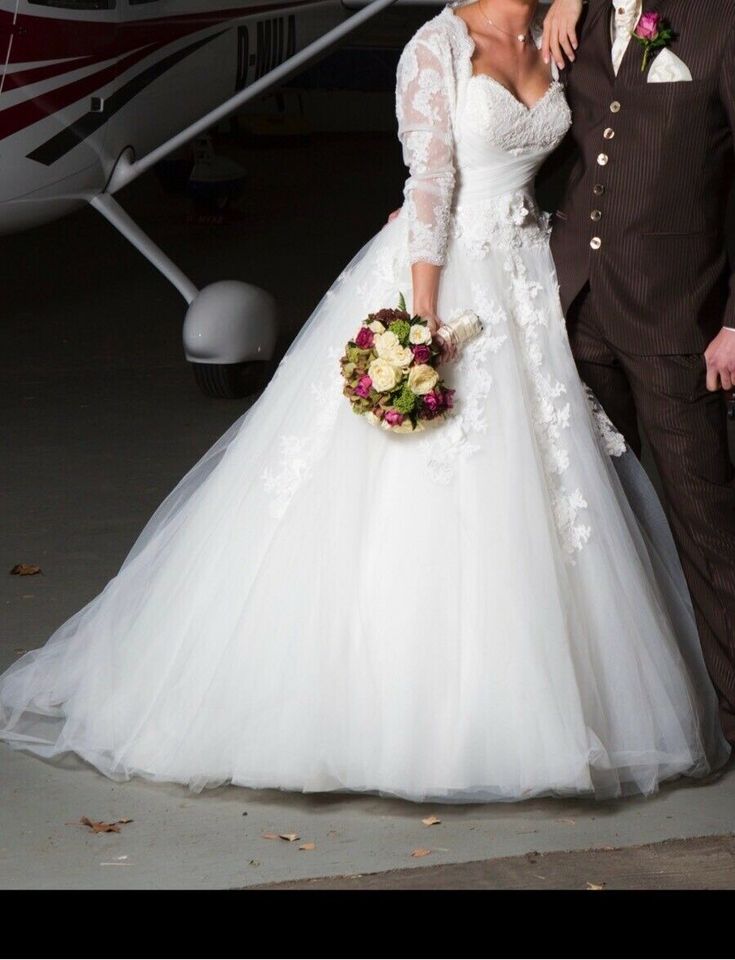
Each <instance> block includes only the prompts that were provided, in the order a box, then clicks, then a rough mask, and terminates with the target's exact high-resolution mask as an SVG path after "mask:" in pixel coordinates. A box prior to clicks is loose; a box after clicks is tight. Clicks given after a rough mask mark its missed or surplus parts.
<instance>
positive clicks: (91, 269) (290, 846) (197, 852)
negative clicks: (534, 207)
mask: <svg viewBox="0 0 735 960" xmlns="http://www.w3.org/2000/svg"><path fill="white" fill-rule="evenodd" d="M238 155H239V158H240V159H241V160H242V161H243V162H244V163H245V164H246V166H247V167H248V169H249V170H250V171H251V186H252V189H251V190H250V192H249V193H248V195H247V197H246V198H245V199H244V200H243V202H242V204H241V210H242V214H243V220H242V222H240V223H238V224H235V225H229V226H222V227H208V226H196V225H192V224H187V213H188V209H189V208H188V205H187V202H186V201H184V200H182V199H179V198H172V197H169V196H166V195H164V194H163V192H162V191H161V189H160V186H159V185H158V182H157V181H156V179H155V178H149V179H146V180H145V181H142V182H141V183H139V184H137V185H135V187H133V188H130V189H129V190H128V191H127V194H126V195H123V196H122V197H121V199H122V201H123V203H124V204H125V205H126V206H127V207H128V209H129V210H130V211H131V212H132V213H133V214H134V215H135V216H136V217H137V219H138V220H139V221H140V222H141V224H142V225H143V226H144V227H145V228H146V229H148V230H149V231H150V232H151V234H152V235H153V236H154V238H155V239H156V240H157V241H158V242H159V243H161V245H162V246H163V247H164V248H165V249H166V250H167V251H168V252H169V253H171V254H172V255H173V257H174V259H176V260H177V261H178V262H179V263H180V264H181V266H182V267H183V268H184V269H185V270H187V271H189V272H190V274H191V275H192V277H193V278H194V279H195V280H196V281H197V282H200V283H204V282H208V281H212V280H215V279H220V278H225V277H237V278H242V279H247V280H251V281H253V282H256V283H259V284H261V285H263V286H265V287H267V288H269V289H271V290H272V291H273V292H275V293H276V294H277V295H278V296H279V299H280V301H281V303H282V305H283V320H284V335H283V342H284V344H285V343H287V342H288V341H289V340H290V339H291V337H292V336H293V334H294V333H295V332H296V330H297V329H298V327H299V326H300V324H301V323H302V322H303V321H304V319H306V317H307V316H308V314H309V312H310V310H311V307H312V306H313V305H314V304H315V303H316V302H317V300H318V299H319V296H320V294H321V292H322V291H323V290H324V288H325V287H326V286H327V285H328V283H329V282H330V281H331V279H332V278H333V277H335V276H336V275H337V273H338V272H339V270H340V269H341V267H342V266H343V265H344V263H345V262H346V261H347V260H349V259H350V256H351V254H352V252H353V251H355V250H356V249H357V248H358V247H359V246H360V245H361V244H362V242H363V241H364V240H365V238H367V237H369V236H370V235H371V234H372V233H373V232H374V231H375V230H376V229H377V228H378V227H379V226H380V224H381V222H382V220H383V218H384V214H385V212H386V211H387V210H389V209H390V208H391V207H393V206H395V205H397V203H398V202H399V201H400V185H401V179H402V169H401V165H400V157H399V153H398V149H397V146H396V144H395V143H394V141H393V140H392V139H389V140H386V139H382V138H367V139H363V138H357V137H353V138H350V139H330V140H325V139H317V140H314V141H312V142H306V143H302V144H299V145H294V146H292V147H291V148H288V149H284V148H283V147H278V148H266V147H260V148H248V149H243V150H240V151H239V152H238ZM376 169H377V170H379V171H380V175H379V176H376V174H375V171H376ZM355 184H359V189H358V190H356V189H355ZM1 244H2V256H3V266H4V270H3V305H4V317H3V319H4V336H3V349H2V351H0V379H1V382H2V387H3V389H2V391H1V393H2V396H0V404H1V405H2V416H1V417H0V431H1V432H2V441H3V449H4V450H5V451H6V454H5V456H4V457H3V458H2V462H0V523H1V527H0V529H1V530H2V537H1V538H0V607H1V608H2V613H3V616H2V622H1V624H0V668H4V667H5V666H7V665H8V664H10V663H11V662H12V661H13V660H14V659H15V658H16V657H17V656H18V655H19V654H20V653H21V652H23V651H24V650H27V649H30V648H32V647H35V646H38V645H40V644H42V643H43V642H44V641H45V639H46V638H47V637H48V635H49V634H50V633H51V632H52V631H53V629H54V628H55V627H57V626H58V625H59V624H60V623H61V622H62V621H63V620H64V619H66V618H67V617H68V616H70V615H71V614H72V613H74V612H75V611H76V610H77V609H79V608H80V607H81V606H82V605H83V604H84V603H85V602H86V601H87V600H89V599H90V598H91V597H93V596H94V595H95V594H96V593H98V592H99V590H100V589H101V588H102V587H103V586H104V584H105V583H106V581H107V580H108V579H109V578H110V577H111V576H113V575H114V573H115V572H116V570H117V568H118V566H119V564H120V562H121V561H122V559H123V557H124V555H125V553H126V551H127V549H128V548H129V546H130V545H131V543H132V542H133V540H134V538H135V536H136V534H137V532H138V531H139V529H140V528H141V526H142V525H143V523H144V522H145V520H146V519H147V517H148V516H149V515H150V513H151V512H152V510H153V509H154V508H155V506H156V505H157V504H158V502H160V500H161V499H162V498H163V496H164V495H165V494H166V493H167V492H168V491H169V490H170V489H171V487H172V486H173V485H174V484H175V482H176V481H177V480H178V478H179V477H180V476H181V475H182V474H183V473H184V472H185V470H186V469H187V468H188V467H189V466H190V465H191V464H192V463H193V462H194V461H195V460H196V459H197V458H198V457H199V456H200V455H201V454H202V453H203V452H204V451H205V450H206V449H207V447H208V446H209V445H210V444H211V443H212V442H213V441H214V440H215V439H216V438H217V437H218V436H219V435H220V434H221V433H222V432H223V431H224V430H225V429H226V428H227V426H228V425H229V424H230V423H231V422H232V421H233V420H234V419H235V418H236V417H237V416H238V415H239V414H240V413H241V412H242V411H243V410H244V409H245V408H246V406H247V403H248V401H237V402H226V401H212V400H207V399H205V398H204V397H202V396H200V395H199V393H198V392H197V390H196V388H195V387H194V384H193V381H192V378H191V374H190V371H189V369H188V367H187V365H186V363H185V362H184V360H183V358H182V354H181V348H180V341H179V335H180V326H181V321H182V317H183V304H182V302H180V301H179V300H178V298H177V295H176V294H175V293H174V292H172V291H171V290H170V289H169V288H168V287H167V285H166V284H165V282H164V281H163V280H161V279H160V278H159V277H158V276H157V275H156V274H155V273H154V272H153V271H152V270H151V269H150V268H148V266H147V265H146V263H145V262H144V261H142V260H141V259H140V258H139V256H138V255H137V254H136V253H135V252H134V251H132V250H131V249H129V248H128V246H127V245H126V244H125V243H124V241H122V240H121V239H119V238H118V237H117V236H116V235H115V234H114V232H113V231H112V230H111V229H110V228H109V227H108V226H107V225H106V224H104V223H103V222H101V221H99V220H98V219H96V216H95V215H94V214H93V213H92V212H91V211H85V212H83V213H82V214H79V215H77V216H75V217H72V218H70V219H68V220H66V221H63V222H60V223H57V224H52V225H50V226H47V227H45V228H43V229H40V230H38V231H35V232H34V233H31V234H27V235H24V236H16V237H9V238H3V239H2V241H1ZM19 562H28V563H38V564H40V565H41V567H42V568H43V574H42V575H39V576H35V577H26V578H20V577H11V576H9V575H7V572H3V571H9V570H10V568H11V567H12V566H13V565H14V564H16V563H19ZM0 794H1V800H0V887H2V888H4V889H7V888H18V887H20V888H31V887H42V888H57V887H69V888H90V887H100V888H102V887H104V888H123V887H137V888H140V887H147V888H184V887H196V888H224V887H244V886H248V885H255V884H263V883H273V882H278V881H286V880H294V879H300V878H308V877H317V876H339V875H345V874H357V873H371V872H376V871H388V870H396V869H399V868H409V867H425V866H426V865H427V863H431V864H435V865H438V864H456V863H466V862H469V861H476V860H490V859H495V858H499V857H510V856H516V855H522V854H526V853H528V852H529V851H534V850H535V851H540V852H546V851H559V850H587V849H589V848H593V847H604V846H614V847H625V846H631V845H638V844H644V843H652V842H657V841H663V840H667V839H670V838H686V837H702V836H711V837H717V836H727V835H730V834H732V833H733V832H735V770H733V769H730V770H728V771H727V772H726V773H725V774H724V775H723V776H722V777H721V778H719V779H718V780H716V781H715V782H713V783H710V784H708V785H703V786H696V787H695V786H692V785H673V786H671V787H668V788H667V789H665V790H663V791H662V792H661V793H660V794H659V795H658V796H657V797H655V798H654V799H652V800H649V801H629V802H627V803H609V804H594V803H587V802H585V803H581V802H561V801H534V802H529V803H526V804H523V805H516V806H472V807H451V808H444V809H441V808H437V807H433V808H432V809H431V810H428V809H425V808H422V807H418V806H414V805H411V804H408V803H403V802H398V801H391V800H385V799H380V798H376V797H357V796H337V795H332V796H324V795H322V796H307V797H304V796H294V795H288V794H283V793H278V792H272V791H270V792H255V791H248V790H243V789H235V788H227V789H220V790H217V791H213V792H209V793H205V794H202V795H198V796H194V795H191V794H189V793H188V792H187V791H186V790H183V789H180V788H177V787H167V786H153V785H150V784H146V783H141V782H132V783H128V784H115V783H111V782H109V781H107V780H105V779H104V778H103V777H101V776H100V775H98V774H97V773H96V772H94V771H93V770H91V769H89V768H86V767H82V766H81V765H79V764H75V763H74V762H71V761H70V762H67V763H64V764H60V765H51V764H47V763H44V762H42V761H40V760H37V759H35V758H31V757H28V756H26V755H24V754H21V753H16V752H14V751H12V750H10V749H9V748H7V747H5V746H0ZM428 813H436V814H437V815H438V816H439V817H440V818H441V820H442V823H441V824H440V825H438V826H435V827H425V826H424V825H423V824H422V823H421V818H422V817H425V816H426V815H427V814H428ZM83 816H87V817H90V818H91V819H94V820H106V821H114V820H118V819H121V818H132V820H133V822H132V823H129V824H127V825H124V826H122V827H121V828H120V833H119V834H116V833H112V834H101V835H93V834H92V833H91V832H90V831H89V830H87V829H86V828H84V827H82V826H81V825H79V823H78V821H79V819H80V818H81V817H83ZM269 832H272V833H277V834H278V833H297V834H299V836H300V837H301V840H300V841H299V842H294V843H289V842H286V841H283V840H266V839H263V838H262V835H263V834H264V833H269ZM303 842H313V843H315V844H316V849H314V850H308V851H301V850H299V847H300V845H301V844H302V843H303ZM416 848H427V849H430V850H431V853H430V854H429V855H428V857H424V858H412V857H411V852H412V850H414V849H416Z"/></svg>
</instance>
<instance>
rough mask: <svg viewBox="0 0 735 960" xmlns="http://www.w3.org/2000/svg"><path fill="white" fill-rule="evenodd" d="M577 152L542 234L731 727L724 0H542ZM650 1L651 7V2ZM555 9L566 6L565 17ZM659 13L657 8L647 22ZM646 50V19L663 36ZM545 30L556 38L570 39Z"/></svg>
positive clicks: (732, 43)
mask: <svg viewBox="0 0 735 960" xmlns="http://www.w3.org/2000/svg"><path fill="white" fill-rule="evenodd" d="M580 13H581V14H582V20H581V21H580V25H579V49H578V50H577V52H576V55H574V62H573V63H570V64H569V65H568V68H567V69H566V70H565V71H564V76H565V78H566V80H565V82H566V87H567V94H568V97H569V102H570V105H571V107H572V111H573V115H574V125H573V127H572V131H571V141H572V144H573V146H574V148H575V151H576V163H575V166H574V168H573V170H572V173H571V175H570V178H569V182H568V184H567V187H566V192H565V195H564V197H563V199H562V201H561V203H560V205H559V210H558V211H557V213H556V215H555V217H554V230H553V236H552V250H553V254H554V259H555V261H556V266H557V271H558V275H559V283H560V293H561V299H562V304H563V307H564V310H565V312H566V314H567V323H568V329H569V337H570V340H571V344H572V349H573V351H574V355H575V357H576V360H577V363H578V366H579V370H580V373H581V376H582V378H583V379H584V380H585V381H586V383H587V384H589V386H590V387H591V388H592V390H593V391H594V392H595V393H596V394H597V397H598V398H599V400H600V401H601V403H602V405H603V406H604V408H605V410H606V411H607V413H608V415H609V416H610V417H611V418H612V420H613V421H614V422H615V424H616V426H617V427H618V429H619V430H620V431H621V432H622V433H623V434H624V435H625V436H626V437H627V439H628V441H629V442H630V444H631V446H632V447H633V448H634V449H635V450H636V452H638V451H639V450H640V437H639V433H638V422H640V423H641V424H642V426H643V430H644V432H645V434H646V437H647V439H648V441H649V443H650V446H651V449H652V453H653V456H654V459H655V462H656V465H657V467H658V470H659V473H660V475H661V480H662V483H663V486H664V492H665V496H666V500H667V501H668V511H669V519H670V521H671V526H672V529H673V533H674V537H675V539H676V542H677V546H678V549H679V552H680V556H681V560H682V565H683V568H684V573H685V575H686V578H687V581H688V583H689V588H690V591H691V594H692V598H693V601H694V607H695V611H696V615H697V623H698V627H699V633H700V637H701V640H702V646H703V650H704V655H705V659H706V662H707V666H708V669H709V672H710V675H711V677H712V680H713V682H714V685H715V687H716V689H717V693H718V697H719V702H720V713H721V719H722V724H723V728H724V731H725V735H726V736H727V738H728V739H729V740H730V742H731V743H735V479H734V471H733V466H732V464H731V461H730V458H729V455H728V445H727V419H726V410H725V402H724V393H723V388H724V389H725V390H729V389H730V388H731V387H732V386H733V385H735V330H732V329H730V328H735V278H734V277H733V275H732V274H731V271H730V268H729V267H728V263H727V256H726V249H725V239H724V227H725V209H726V205H727V197H728V192H729V188H730V186H731V183H732V180H733V171H734V170H735V153H734V150H733V136H734V134H735V0H645V2H644V3H642V2H641V0H615V2H614V3H611V0H589V2H588V3H585V4H584V7H583V3H582V0H556V2H555V3H554V5H553V7H552V8H551V11H550V13H549V20H548V21H547V33H548V31H549V29H550V28H549V26H548V25H549V24H550V25H551V30H552V32H553V30H554V29H556V35H555V36H554V38H553V40H554V42H552V44H551V49H552V50H555V51H556V59H557V60H558V59H559V56H560V54H559V47H558V45H557V40H558V37H559V29H558V27H559V24H560V23H562V24H564V23H565V22H566V24H573V23H576V22H577V19H578V18H579V16H580ZM650 14H658V15H659V17H652V16H650ZM565 17H566V21H565V19H564V18H565ZM660 18H663V20H662V21H661V22H659V20H660ZM666 28H669V29H670V30H671V32H672V33H673V38H672V40H671V41H670V42H669V43H668V44H665V43H663V42H662V44H661V46H658V47H656V48H654V50H653V56H652V57H651V58H650V60H649V61H648V62H647V63H646V64H645V65H644V53H645V46H644V45H643V44H642V43H640V42H639V41H638V40H637V39H635V38H632V37H631V34H632V33H633V32H634V31H636V30H637V31H638V33H639V34H641V35H644V36H645V37H647V38H648V39H649V40H651V39H655V38H656V31H658V32H659V33H658V35H659V37H660V38H661V40H662V41H663V38H664V37H665V34H664V33H661V31H665V30H666ZM571 32H572V31H571V28H570V29H569V30H568V31H567V30H564V29H562V30H561V39H562V41H563V46H564V47H565V48H566V49H567V50H570V48H571V44H570V43H569V42H568V41H567V39H566V37H567V34H570V35H571Z"/></svg>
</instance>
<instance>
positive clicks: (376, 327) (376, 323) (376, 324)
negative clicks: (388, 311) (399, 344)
mask: <svg viewBox="0 0 735 960" xmlns="http://www.w3.org/2000/svg"><path fill="white" fill-rule="evenodd" d="M368 330H372V331H373V333H385V327H384V326H383V324H382V323H381V322H380V320H373V322H372V323H369V324H368Z"/></svg>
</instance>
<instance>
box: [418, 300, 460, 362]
mask: <svg viewBox="0 0 735 960" xmlns="http://www.w3.org/2000/svg"><path fill="white" fill-rule="evenodd" d="M416 313H417V314H418V316H420V317H422V318H423V319H424V320H426V322H427V325H428V327H429V332H430V333H431V339H432V340H433V341H434V343H435V344H436V345H437V346H438V347H439V348H440V349H441V352H442V360H445V361H446V360H454V358H455V357H456V356H457V349H456V347H455V346H454V342H453V341H452V340H447V339H445V338H444V337H440V336H438V333H439V330H440V329H441V327H442V322H441V320H440V319H439V317H438V316H437V315H436V313H434V312H433V311H426V310H424V311H421V310H417V311H416Z"/></svg>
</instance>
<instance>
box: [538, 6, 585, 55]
mask: <svg viewBox="0 0 735 960" xmlns="http://www.w3.org/2000/svg"><path fill="white" fill-rule="evenodd" d="M582 6H583V4H582V0H554V3H553V4H552V6H551V7H550V9H549V11H548V13H547V14H546V17H545V18H544V38H543V42H542V44H541V52H542V54H543V58H544V63H549V61H550V60H551V58H552V57H553V59H554V63H555V64H556V65H557V67H558V68H559V69H560V70H563V69H564V67H565V63H564V55H565V54H566V56H567V58H568V59H569V61H570V63H574V59H575V53H574V51H575V50H576V49H577V47H578V46H579V42H578V40H577V23H578V21H579V18H580V16H581V15H582Z"/></svg>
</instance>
